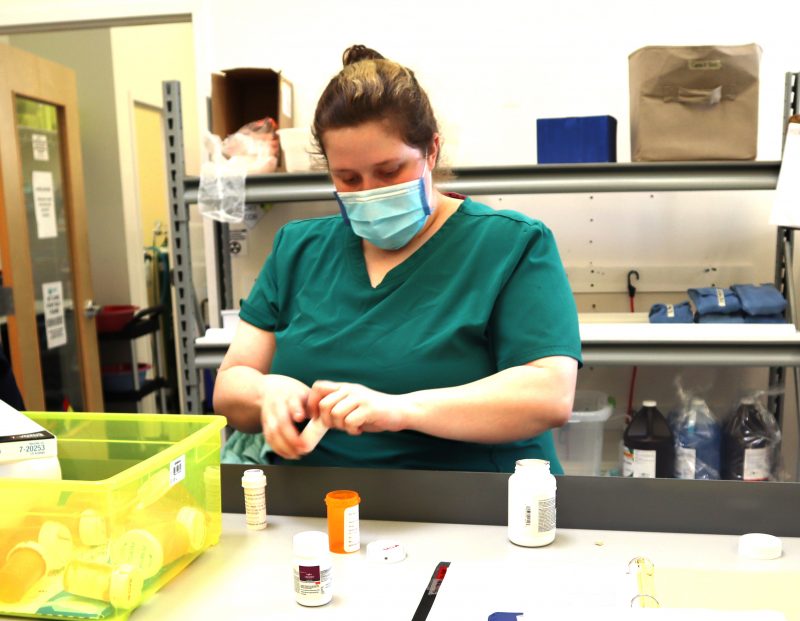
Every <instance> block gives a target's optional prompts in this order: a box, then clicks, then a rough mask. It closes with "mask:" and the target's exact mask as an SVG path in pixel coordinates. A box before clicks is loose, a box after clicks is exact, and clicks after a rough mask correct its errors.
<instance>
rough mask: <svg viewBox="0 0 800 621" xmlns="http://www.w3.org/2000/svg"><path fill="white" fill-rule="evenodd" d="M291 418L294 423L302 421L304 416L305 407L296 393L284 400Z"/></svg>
mask: <svg viewBox="0 0 800 621" xmlns="http://www.w3.org/2000/svg"><path fill="white" fill-rule="evenodd" d="M286 406H287V407H288V409H289V413H290V415H291V418H292V420H293V421H294V422H296V423H302V422H303V421H304V420H305V419H306V418H307V416H306V407H305V404H304V403H303V400H302V399H301V398H300V397H298V396H297V395H294V396H291V397H289V399H287V402H286Z"/></svg>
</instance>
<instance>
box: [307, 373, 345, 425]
mask: <svg viewBox="0 0 800 621" xmlns="http://www.w3.org/2000/svg"><path fill="white" fill-rule="evenodd" d="M339 388H341V384H339V383H338V382H331V381H329V380H317V381H316V382H314V384H313V385H312V386H311V390H309V392H308V397H307V399H306V412H307V413H308V417H309V418H317V416H319V402H320V401H321V400H322V399H323V398H324V397H326V396H328V395H329V394H330V393H332V392H334V391H335V390H338V389H339Z"/></svg>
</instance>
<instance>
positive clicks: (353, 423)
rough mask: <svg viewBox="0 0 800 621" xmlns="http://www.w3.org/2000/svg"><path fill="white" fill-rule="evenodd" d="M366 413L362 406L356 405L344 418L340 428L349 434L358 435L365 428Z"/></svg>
mask: <svg viewBox="0 0 800 621" xmlns="http://www.w3.org/2000/svg"><path fill="white" fill-rule="evenodd" d="M367 420H368V413H367V409H366V408H364V407H363V406H360V407H359V406H356V407H355V408H354V409H353V410H352V411H351V412H350V413H349V414H348V415H347V417H346V418H345V419H344V421H343V422H344V425H343V426H342V429H343V430H344V431H346V432H347V433H348V434H349V435H351V436H360V435H361V434H362V433H363V432H364V431H366V429H365V428H364V427H365V426H367Z"/></svg>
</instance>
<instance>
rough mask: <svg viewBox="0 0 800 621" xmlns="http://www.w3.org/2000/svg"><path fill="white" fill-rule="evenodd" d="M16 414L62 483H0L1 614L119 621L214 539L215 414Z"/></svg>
mask: <svg viewBox="0 0 800 621" xmlns="http://www.w3.org/2000/svg"><path fill="white" fill-rule="evenodd" d="M27 414H28V416H29V417H30V418H32V419H33V420H35V421H37V422H38V423H39V424H41V425H42V426H43V427H45V428H46V429H48V430H49V431H51V432H52V433H54V434H55V435H56V437H57V438H58V457H59V461H60V463H61V470H62V474H63V480H44V479H0V498H2V499H3V503H2V504H3V510H2V512H0V559H1V560H0V563H2V565H0V573H2V572H3V570H4V569H5V570H8V569H9V568H12V569H13V571H12V572H9V571H6V573H5V574H3V575H2V578H0V582H2V583H3V584H0V614H8V615H18V616H26V617H36V618H60V619H64V618H67V619H87V618H89V619H126V618H127V617H128V615H129V614H130V612H131V611H132V610H133V609H135V608H136V607H137V606H138V605H139V604H141V603H142V602H143V601H146V600H147V599H148V598H149V597H150V596H152V595H153V593H155V592H156V591H157V590H158V589H159V588H161V587H162V586H163V585H164V584H165V583H167V582H168V581H169V580H171V579H172V578H173V577H175V576H176V575H177V574H178V573H180V572H181V571H182V570H183V569H184V568H185V567H186V566H187V565H188V564H189V563H191V562H192V560H194V559H195V558H196V557H197V556H198V555H199V554H201V553H202V552H203V551H204V550H205V549H207V548H208V547H209V546H211V545H214V544H215V543H217V541H219V536H220V531H221V520H222V513H221V502H220V474H219V456H220V444H221V442H220V432H221V430H222V428H223V427H224V426H225V419H224V418H223V417H221V416H191V415H180V416H178V415H169V414H91V413H32V412H28V413H27ZM14 550H17V552H14ZM20 550H26V552H25V553H24V554H19V551H20ZM39 556H41V557H42V558H43V559H44V560H45V562H46V567H47V569H46V571H47V573H46V574H45V575H43V576H41V577H40V578H39V579H37V580H35V581H34V582H31V581H32V580H34V578H36V576H37V573H38V571H39V568H38V567H37V566H36V562H31V560H32V559H33V561H37V560H38V558H39ZM23 560H25V561H27V563H22V561H23ZM12 563H13V564H16V565H12ZM19 564H27V568H26V569H25V570H24V571H23V570H20V569H19V567H18V565H19ZM26 571H27V572H28V575H25V573H26ZM28 583H30V584H29V585H28V586H26V584H28ZM3 598H5V599H3ZM9 599H15V600H16V601H9ZM168 616H169V613H168V611H167V612H165V618H167V617H168Z"/></svg>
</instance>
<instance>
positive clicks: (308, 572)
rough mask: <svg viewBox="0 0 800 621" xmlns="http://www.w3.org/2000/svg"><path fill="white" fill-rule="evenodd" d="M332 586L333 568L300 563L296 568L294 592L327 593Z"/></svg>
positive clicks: (303, 594)
mask: <svg viewBox="0 0 800 621" xmlns="http://www.w3.org/2000/svg"><path fill="white" fill-rule="evenodd" d="M330 588H331V568H330V567H325V568H323V567H320V566H319V565H298V566H296V567H295V569H294V592H295V593H297V594H298V595H302V596H308V595H325V594H327V593H328V591H329V590H330Z"/></svg>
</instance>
